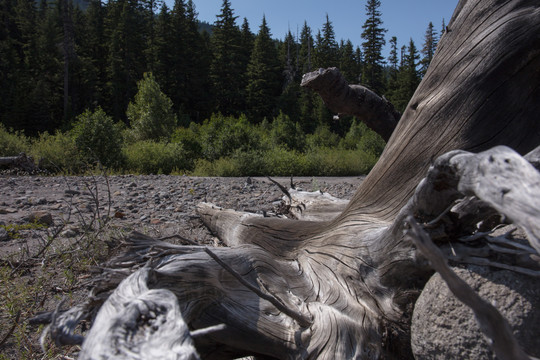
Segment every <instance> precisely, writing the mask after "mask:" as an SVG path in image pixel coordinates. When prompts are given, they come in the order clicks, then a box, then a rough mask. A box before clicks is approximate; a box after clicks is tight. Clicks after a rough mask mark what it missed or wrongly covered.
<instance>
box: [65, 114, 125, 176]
mask: <svg viewBox="0 0 540 360" xmlns="http://www.w3.org/2000/svg"><path fill="white" fill-rule="evenodd" d="M70 135H71V136H73V140H74V142H75V146H76V147H77V149H78V151H79V154H80V155H79V156H80V158H81V159H82V160H84V161H87V162H89V163H92V162H95V161H99V162H100V163H101V164H103V165H104V166H107V167H113V168H118V167H119V166H120V165H121V164H122V162H123V158H122V143H123V138H122V126H121V125H120V124H115V123H114V122H113V120H112V118H111V117H109V116H107V114H105V112H104V111H103V110H102V109H101V108H98V109H97V110H96V111H94V112H91V111H90V110H86V111H85V112H84V113H82V114H81V115H79V116H78V117H77V121H76V122H75V124H74V126H73V129H72V130H71V132H70Z"/></svg>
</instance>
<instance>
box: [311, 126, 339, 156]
mask: <svg viewBox="0 0 540 360" xmlns="http://www.w3.org/2000/svg"><path fill="white" fill-rule="evenodd" d="M306 143H307V146H308V149H311V150H314V149H317V148H328V147H336V146H338V144H339V135H337V134H335V133H333V132H332V131H330V127H328V125H319V126H317V128H316V129H315V132H314V133H313V134H309V135H307V136H306Z"/></svg>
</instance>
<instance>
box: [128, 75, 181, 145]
mask: <svg viewBox="0 0 540 360" xmlns="http://www.w3.org/2000/svg"><path fill="white" fill-rule="evenodd" d="M137 87H138V92H137V94H136V95H135V102H134V103H131V102H130V103H129V105H128V109H127V113H126V114H127V117H128V119H129V122H130V124H131V130H130V131H129V132H128V135H129V136H128V137H129V140H130V141H132V142H133V141H141V140H155V141H160V140H168V139H170V137H171V134H172V133H173V131H174V129H175V127H176V116H175V115H174V113H173V111H172V101H171V99H169V98H168V97H167V95H165V94H164V93H163V92H161V89H160V88H159V84H158V83H157V82H156V80H155V79H154V77H153V76H152V73H145V74H144V78H143V79H142V80H141V81H139V82H138V84H137Z"/></svg>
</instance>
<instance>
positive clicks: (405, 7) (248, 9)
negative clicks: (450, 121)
mask: <svg viewBox="0 0 540 360" xmlns="http://www.w3.org/2000/svg"><path fill="white" fill-rule="evenodd" d="M230 1H231V5H232V8H233V10H234V14H235V15H236V16H238V20H237V23H238V25H241V24H242V22H243V18H244V17H245V18H247V19H248V22H249V24H250V27H251V30H252V31H253V32H254V33H257V32H258V30H259V26H260V25H261V21H262V17H263V14H264V15H265V16H266V21H267V23H268V26H269V27H270V31H271V33H272V37H274V38H277V39H283V38H284V37H285V35H286V33H287V31H288V29H289V28H290V29H291V32H292V33H293V34H294V33H296V29H297V28H298V29H299V30H298V31H301V29H302V25H303V24H304V20H305V21H307V23H308V25H309V26H310V27H311V29H312V30H313V33H314V35H315V34H316V33H317V30H318V29H322V26H323V24H324V22H325V21H326V14H328V16H329V18H330V21H331V22H332V24H333V26H334V31H335V33H336V40H337V41H338V42H339V41H340V40H341V39H344V40H347V39H350V40H351V41H352V43H353V44H354V45H355V46H357V45H358V46H359V45H360V44H361V42H362V39H361V38H360V35H361V33H362V25H363V24H364V21H365V19H366V17H365V4H366V0H330V1H328V0H230ZM166 3H167V6H169V8H172V6H173V4H174V0H166ZM194 3H195V7H196V10H197V12H198V14H199V15H198V18H199V20H202V21H207V22H209V23H211V24H213V23H214V21H215V20H216V15H217V14H219V13H220V10H221V5H222V3H223V0H194ZM457 3H458V0H381V8H380V10H381V12H382V20H383V22H384V24H383V26H384V27H385V28H386V29H388V32H387V33H386V41H387V47H386V49H385V51H384V54H385V55H386V54H387V53H388V51H389V48H388V47H389V46H388V40H389V39H390V37H392V36H396V37H397V38H398V47H401V46H402V45H407V44H408V43H409V38H411V37H412V39H413V40H414V42H415V44H416V47H417V48H421V46H422V44H423V42H424V34H425V32H426V29H427V26H428V24H429V22H430V21H431V22H433V25H434V26H435V29H436V30H437V31H440V30H441V27H442V20H443V18H444V20H445V22H446V24H448V22H449V21H450V18H451V17H452V14H453V12H454V9H455V7H456V5H457Z"/></svg>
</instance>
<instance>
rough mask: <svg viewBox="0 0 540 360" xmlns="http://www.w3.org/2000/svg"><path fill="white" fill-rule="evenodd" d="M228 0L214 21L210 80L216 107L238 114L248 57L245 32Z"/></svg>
mask: <svg viewBox="0 0 540 360" xmlns="http://www.w3.org/2000/svg"><path fill="white" fill-rule="evenodd" d="M236 18H237V17H236V16H234V11H233V9H232V8H231V2H230V1H229V0H223V4H222V6H221V13H220V14H219V15H217V20H216V22H215V23H214V28H213V33H212V38H211V47H212V62H211V64H210V80H211V83H212V90H213V93H214V101H215V111H217V112H221V113H222V114H225V115H231V114H237V113H238V112H239V111H240V109H242V108H243V107H244V89H245V82H244V79H243V78H244V74H245V72H246V69H247V64H248V62H249V58H246V56H244V54H243V50H242V33H241V31H240V29H239V28H238V26H237V25H236Z"/></svg>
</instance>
